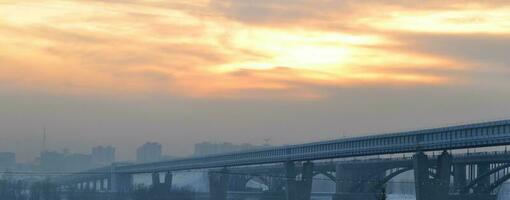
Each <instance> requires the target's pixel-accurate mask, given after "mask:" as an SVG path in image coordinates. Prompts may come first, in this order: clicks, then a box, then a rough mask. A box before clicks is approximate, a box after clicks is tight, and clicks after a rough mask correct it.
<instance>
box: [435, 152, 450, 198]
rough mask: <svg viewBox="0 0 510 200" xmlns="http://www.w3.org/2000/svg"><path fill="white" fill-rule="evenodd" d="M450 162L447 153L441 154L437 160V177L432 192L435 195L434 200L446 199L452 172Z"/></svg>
mask: <svg viewBox="0 0 510 200" xmlns="http://www.w3.org/2000/svg"><path fill="white" fill-rule="evenodd" d="M452 160H453V157H452V155H450V154H449V153H448V152H447V151H443V153H442V154H441V155H440V156H439V157H438V159H437V169H436V173H437V176H436V178H435V182H434V186H435V189H434V190H435V194H436V195H437V197H436V200H442V199H445V200H446V199H448V195H449V194H448V192H449V189H450V177H451V172H452Z"/></svg>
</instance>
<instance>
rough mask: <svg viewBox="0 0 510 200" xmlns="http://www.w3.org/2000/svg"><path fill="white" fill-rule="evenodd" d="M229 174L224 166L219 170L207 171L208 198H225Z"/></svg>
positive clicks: (220, 199)
mask: <svg viewBox="0 0 510 200" xmlns="http://www.w3.org/2000/svg"><path fill="white" fill-rule="evenodd" d="M228 182H229V175H228V170H227V169H226V168H225V169H223V170H222V171H221V172H213V171H211V172H209V199H210V200H227V190H228Z"/></svg>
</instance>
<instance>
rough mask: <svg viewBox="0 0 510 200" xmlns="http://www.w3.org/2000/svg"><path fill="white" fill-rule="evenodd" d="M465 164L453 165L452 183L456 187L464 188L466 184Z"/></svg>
mask: <svg viewBox="0 0 510 200" xmlns="http://www.w3.org/2000/svg"><path fill="white" fill-rule="evenodd" d="M466 169H467V168H466V164H455V165H454V166H453V184H454V186H455V188H456V189H461V188H464V186H466V184H467V176H466Z"/></svg>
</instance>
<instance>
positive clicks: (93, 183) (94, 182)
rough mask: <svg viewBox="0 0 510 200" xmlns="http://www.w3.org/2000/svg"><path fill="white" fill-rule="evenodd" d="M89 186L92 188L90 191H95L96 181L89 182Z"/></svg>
mask: <svg viewBox="0 0 510 200" xmlns="http://www.w3.org/2000/svg"><path fill="white" fill-rule="evenodd" d="M91 186H92V189H91V190H92V191H97V180H93V181H92V182H91Z"/></svg>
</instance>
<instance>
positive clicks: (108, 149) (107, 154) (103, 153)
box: [91, 146, 115, 167]
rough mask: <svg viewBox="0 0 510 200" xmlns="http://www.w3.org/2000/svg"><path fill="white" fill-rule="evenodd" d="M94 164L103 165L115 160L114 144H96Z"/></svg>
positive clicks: (93, 154)
mask: <svg viewBox="0 0 510 200" xmlns="http://www.w3.org/2000/svg"><path fill="white" fill-rule="evenodd" d="M91 159H92V165H94V166H95V167H101V166H106V165H110V164H112V163H113V162H115V148H114V147H112V146H96V147H94V148H92V154H91Z"/></svg>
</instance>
